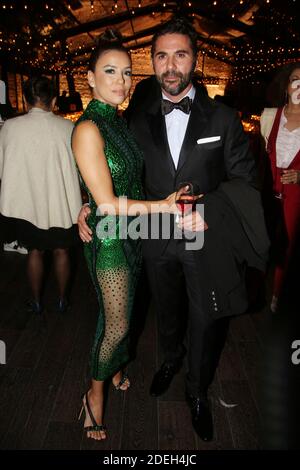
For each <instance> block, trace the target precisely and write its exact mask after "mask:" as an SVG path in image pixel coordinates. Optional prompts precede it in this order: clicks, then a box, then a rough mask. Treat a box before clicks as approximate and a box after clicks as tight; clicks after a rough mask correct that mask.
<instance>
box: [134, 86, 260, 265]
mask: <svg viewBox="0 0 300 470" xmlns="http://www.w3.org/2000/svg"><path fill="white" fill-rule="evenodd" d="M160 104H161V98H158V97H157V94H156V95H155V97H154V100H153V101H152V102H151V104H149V100H148V101H147V105H146V106H145V108H143V109H142V108H141V107H140V106H139V107H137V108H136V112H134V110H131V112H130V116H131V119H130V121H129V126H130V129H131V130H132V131H133V133H134V135H135V138H136V140H137V142H138V144H139V146H140V148H141V150H142V151H143V154H144V160H145V166H144V168H145V174H144V188H145V192H146V197H147V199H149V200H159V199H164V198H165V197H166V196H167V195H169V194H171V193H172V192H174V191H175V190H176V187H177V185H178V183H179V182H180V181H191V180H192V181H193V182H196V183H197V184H198V186H199V188H200V192H201V193H203V194H208V193H211V192H213V191H216V190H217V188H218V187H219V185H220V184H221V183H222V182H224V181H230V180H233V179H235V178H241V179H243V180H244V181H245V182H247V183H249V184H253V183H254V181H255V177H256V170H255V165H254V158H253V156H252V154H251V152H250V148H249V142H248V138H247V136H246V135H245V133H244V131H243V128H242V125H241V122H240V119H239V116H238V114H237V112H236V111H235V110H233V109H232V108H229V107H227V106H225V105H223V104H222V103H219V102H216V101H214V100H212V99H211V98H209V97H208V96H206V95H205V94H204V93H203V92H202V91H201V89H197V88H196V95H195V99H194V101H193V105H192V110H191V114H190V119H189V122H188V126H187V130H186V134H185V138H184V141H183V144H182V148H181V152H180V156H179V162H178V167H177V169H176V168H175V166H174V163H173V159H172V156H171V153H170V149H169V145H168V139H167V133H166V125H165V119H164V117H163V116H162V114H161V107H160ZM207 137H215V138H216V139H217V140H215V141H214V142H208V143H202V142H201V140H200V142H199V143H197V141H198V140H199V139H203V138H207ZM171 236H172V235H171ZM167 243H168V240H167V239H162V238H161V237H160V238H159V239H158V240H154V239H148V240H144V241H143V253H144V256H146V257H156V256H159V255H160V254H161V253H162V252H163V251H164V249H165V248H166V245H167Z"/></svg>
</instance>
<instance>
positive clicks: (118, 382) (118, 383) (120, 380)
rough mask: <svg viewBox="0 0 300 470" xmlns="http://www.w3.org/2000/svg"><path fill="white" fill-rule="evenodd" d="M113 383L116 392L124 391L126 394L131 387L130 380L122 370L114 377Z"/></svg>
mask: <svg viewBox="0 0 300 470" xmlns="http://www.w3.org/2000/svg"><path fill="white" fill-rule="evenodd" d="M112 383H113V386H114V387H115V389H116V390H123V391H124V392H125V391H126V390H127V389H128V388H129V387H130V381H129V378H128V376H127V375H126V374H125V372H123V371H122V370H119V372H117V373H116V375H114V376H113V378H112Z"/></svg>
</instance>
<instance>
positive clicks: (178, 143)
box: [162, 86, 196, 168]
mask: <svg viewBox="0 0 300 470" xmlns="http://www.w3.org/2000/svg"><path fill="white" fill-rule="evenodd" d="M195 93H196V90H195V88H194V87H193V86H192V88H191V89H190V90H189V91H188V93H187V94H186V95H184V96H183V97H182V99H183V98H185V97H186V96H188V97H189V98H191V99H192V100H193V99H194V97H195ZM162 97H163V99H165V100H169V101H171V100H170V99H169V98H168V97H167V96H166V95H165V94H164V93H162ZM189 118H190V114H186V113H184V112H183V111H181V110H180V109H173V111H171V112H170V113H169V114H166V115H165V120H166V128H167V137H168V143H169V148H170V152H171V155H172V158H173V161H174V165H175V168H177V165H178V160H179V155H180V150H181V147H182V143H183V139H184V136H185V132H186V128H187V125H188V122H189Z"/></svg>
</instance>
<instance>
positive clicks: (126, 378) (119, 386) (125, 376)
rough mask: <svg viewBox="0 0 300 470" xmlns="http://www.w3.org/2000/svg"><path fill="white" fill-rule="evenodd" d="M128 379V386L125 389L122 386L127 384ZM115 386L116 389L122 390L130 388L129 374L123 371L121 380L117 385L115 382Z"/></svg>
mask: <svg viewBox="0 0 300 470" xmlns="http://www.w3.org/2000/svg"><path fill="white" fill-rule="evenodd" d="M126 380H128V387H127V388H126V389H125V390H123V389H122V388H121V387H122V385H124V384H125V382H126ZM113 386H114V388H115V390H121V392H126V390H128V389H129V387H130V380H129V377H128V374H126V373H125V372H123V374H122V378H121V380H120V382H119V383H118V384H117V385H115V384H114V383H113Z"/></svg>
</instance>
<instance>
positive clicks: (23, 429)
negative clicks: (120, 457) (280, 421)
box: [0, 251, 267, 450]
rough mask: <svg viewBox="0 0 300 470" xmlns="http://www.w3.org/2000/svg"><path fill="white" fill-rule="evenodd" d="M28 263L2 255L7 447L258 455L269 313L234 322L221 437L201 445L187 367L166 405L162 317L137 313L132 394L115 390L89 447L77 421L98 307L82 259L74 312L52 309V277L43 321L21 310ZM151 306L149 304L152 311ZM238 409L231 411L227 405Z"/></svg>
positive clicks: (220, 389)
mask: <svg viewBox="0 0 300 470" xmlns="http://www.w3.org/2000/svg"><path fill="white" fill-rule="evenodd" d="M25 262H26V257H25V256H24V255H20V254H12V253H4V252H1V253H0V272H1V278H0V308H1V314H0V339H1V340H2V341H4V342H5V343H6V346H7V363H6V365H1V366H0V415H1V421H0V448H1V449H48V450H53V449H66V450H75V449H105V450H108V449H114V450H117V449H121V450H125V449H126V450H138V449H143V450H145V449H152V450H187V449H192V450H197V449H198V450H201V449H203V450H204V449H209V450H214V449H258V448H260V440H259V435H260V432H259V426H260V415H261V413H260V410H259V399H258V393H259V374H258V364H259V363H260V361H261V355H262V344H261V340H260V332H261V329H262V326H263V324H264V319H265V317H266V315H267V314H266V312H264V311H262V312H260V313H254V314H251V315H243V316H241V317H239V318H235V319H234V320H233V321H232V323H231V328H230V332H229V336H228V340H227V343H226V346H225V349H224V352H223V355H222V360H221V363H220V366H219V368H218V371H217V375H216V378H215V381H214V383H213V385H212V387H211V394H210V400H211V404H212V409H213V414H214V422H215V439H214V440H213V441H212V442H210V443H204V442H202V441H201V440H200V439H198V438H197V436H196V434H195V433H194V432H193V429H192V427H191V422H190V412H189V409H188V407H187V405H186V402H185V400H184V370H183V369H182V371H181V372H180V373H179V374H178V375H177V376H176V377H175V379H174V381H173V383H172V385H171V387H170V389H169V390H168V392H167V393H166V394H165V395H164V396H163V397H162V398H161V399H153V398H151V397H150V396H149V393H148V390H149V386H150V383H151V379H152V376H153V373H154V372H155V370H156V369H157V367H158V366H159V365H160V364H159V363H160V361H159V357H160V353H159V348H158V344H157V332H156V320H155V315H154V313H153V311H152V310H151V308H150V309H149V310H148V313H147V315H145V313H143V311H142V310H143V309H141V310H140V311H139V312H138V316H137V322H136V330H137V331H140V330H141V331H142V332H141V334H140V337H139V340H138V342H137V345H136V351H135V358H134V360H133V362H132V363H131V364H130V366H129V373H130V378H131V382H132V385H131V388H130V391H128V392H127V393H122V392H117V391H115V390H113V389H112V388H111V387H110V388H109V393H108V399H107V402H106V412H105V422H106V424H107V426H108V436H109V437H108V439H107V440H106V441H102V442H96V441H93V440H88V439H86V438H85V435H84V433H83V430H82V423H78V422H77V415H78V412H79V408H80V396H81V393H82V392H83V391H85V390H86V388H87V386H88V378H89V369H88V361H89V351H90V347H91V343H92V340H93V334H94V330H95V323H96V314H97V302H96V298H95V294H94V290H93V287H92V285H91V282H90V279H89V276H88V273H87V269H86V266H85V262H84V259H83V256H82V253H81V252H80V251H79V252H78V253H77V254H76V257H75V263H74V273H75V275H74V283H73V289H72V294H71V302H72V308H71V310H70V311H68V312H67V313H66V314H65V315H63V316H62V315H59V314H58V313H57V312H55V308H54V306H55V299H56V286H55V281H54V279H53V275H52V272H51V270H50V274H49V277H48V279H47V283H46V290H45V304H46V311H45V313H44V315H42V316H40V317H37V316H34V315H31V314H28V313H26V312H24V309H23V308H22V305H23V301H24V299H25V298H26V296H28V286H27V283H26V276H25V264H26V263H25ZM146 306H147V302H146V300H145V302H144V310H145V311H146V310H147V309H146ZM220 399H221V400H223V402H225V404H236V406H232V407H226V406H224V405H222V404H221V402H220Z"/></svg>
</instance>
